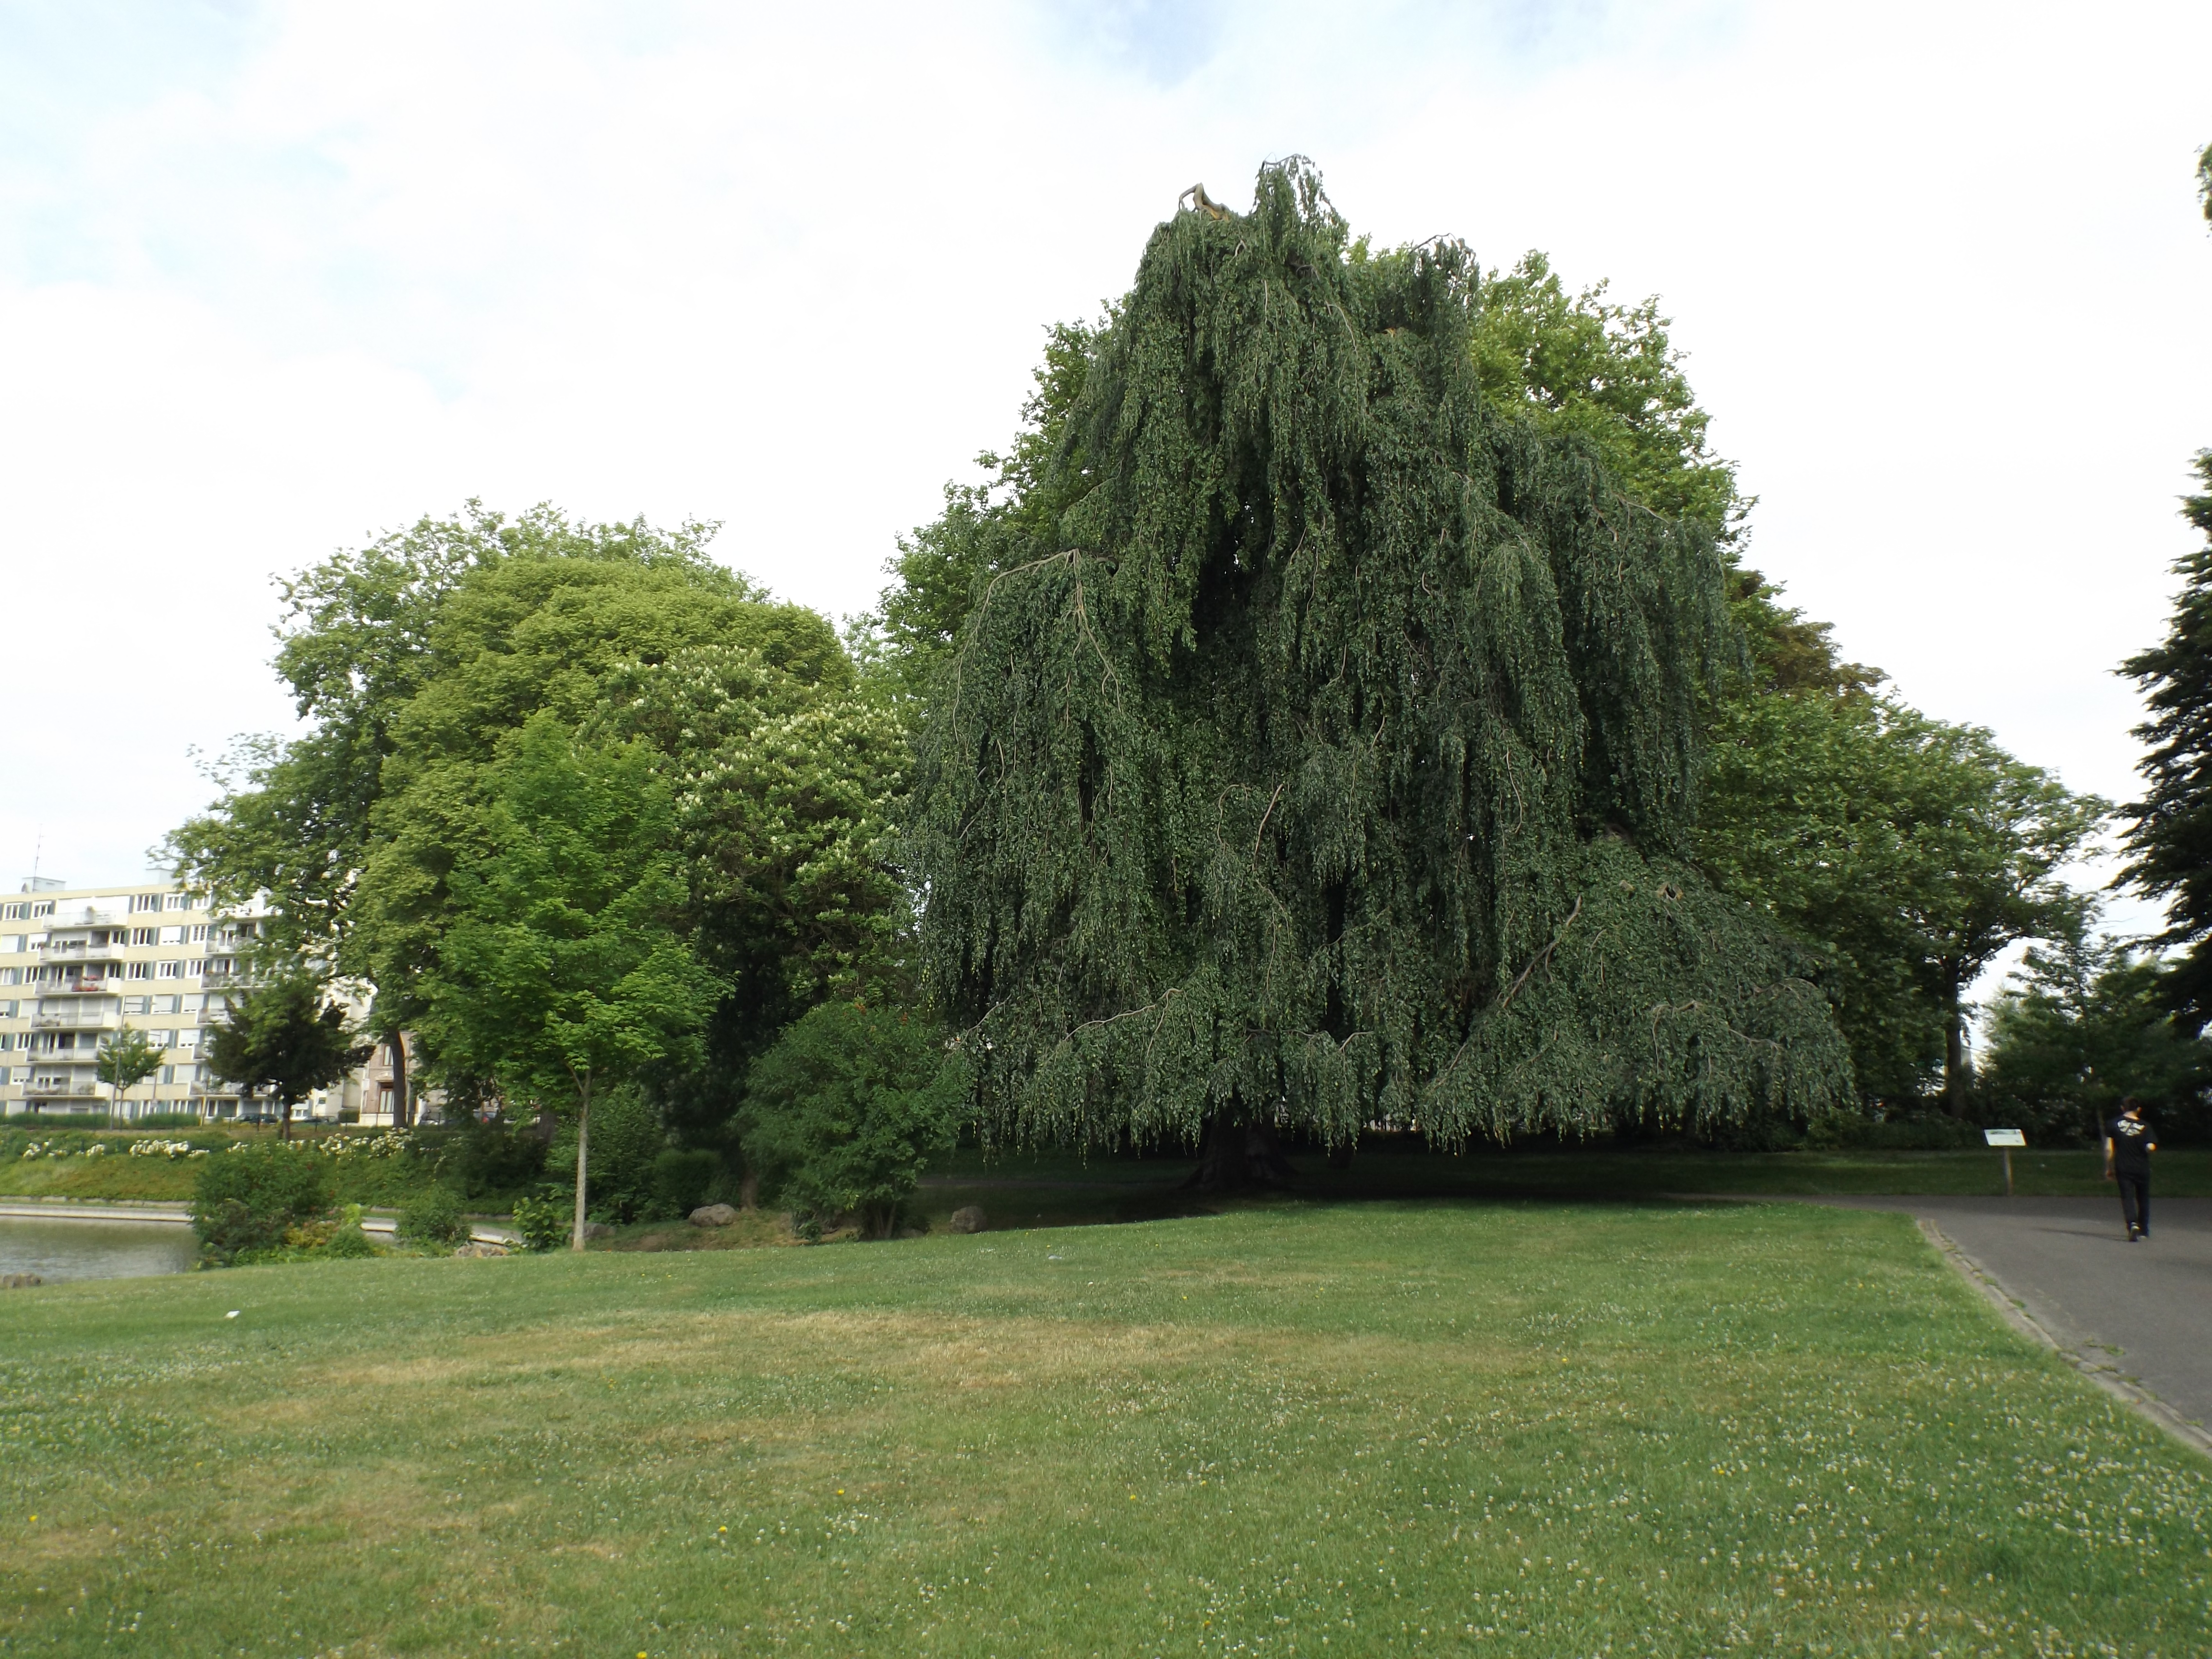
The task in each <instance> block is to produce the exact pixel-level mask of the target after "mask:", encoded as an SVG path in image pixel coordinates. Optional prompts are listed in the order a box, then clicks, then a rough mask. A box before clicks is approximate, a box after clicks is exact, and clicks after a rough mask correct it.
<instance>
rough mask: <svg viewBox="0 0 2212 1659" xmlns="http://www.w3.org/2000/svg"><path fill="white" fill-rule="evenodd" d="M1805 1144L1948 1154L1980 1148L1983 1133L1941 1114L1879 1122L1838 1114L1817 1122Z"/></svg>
mask: <svg viewBox="0 0 2212 1659" xmlns="http://www.w3.org/2000/svg"><path fill="white" fill-rule="evenodd" d="M1805 1144H1806V1145H1807V1146H1810V1147H1812V1148H1813V1149H1814V1150H1815V1151H1816V1152H1827V1151H1833V1150H1837V1149H1849V1150H1851V1151H1866V1152H1954V1151H1956V1150H1958V1149H1959V1148H1961V1147H1966V1146H1980V1145H1981V1144H1982V1132H1981V1131H1980V1130H1979V1129H1978V1128H1977V1127H1974V1125H1972V1124H1971V1123H1967V1122H1964V1121H1961V1120H1960V1119H1958V1118H1954V1117H1946V1116H1944V1115H1941V1114H1938V1113H1930V1114H1929V1115H1925V1116H1920V1117H1896V1118H1887V1119H1882V1120H1879V1121H1877V1120H1876V1119H1874V1118H1871V1117H1862V1116H1860V1115H1857V1114H1856V1113H1851V1112H1836V1113H1832V1114H1830V1115H1827V1116H1826V1117H1820V1118H1816V1119H1814V1121H1813V1123H1812V1125H1811V1127H1808V1129H1807V1131H1806V1133H1805Z"/></svg>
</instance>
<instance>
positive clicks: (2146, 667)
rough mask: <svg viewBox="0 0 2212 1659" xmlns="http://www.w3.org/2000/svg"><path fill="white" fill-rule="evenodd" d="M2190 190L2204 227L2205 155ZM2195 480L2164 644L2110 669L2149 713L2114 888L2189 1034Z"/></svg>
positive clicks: (2201, 806)
mask: <svg viewBox="0 0 2212 1659" xmlns="http://www.w3.org/2000/svg"><path fill="white" fill-rule="evenodd" d="M2197 193H2198V198H2199V200H2200V201H2201V203H2202V204H2203V210H2204V218H2205V222H2207V223H2208V224H2212V145H2208V146H2207V147H2206V149H2205V150H2204V153H2203V155H2200V156H2199V157H2198V158H2197ZM2196 471H2197V479H2198V481H2199V482H2200V483H2202V484H2203V486H2204V489H2203V493H2201V494H2197V495H2185V496H2184V497H2183V498H2182V503H2181V510H2182V513H2183V516H2184V517H2185V518H2186V519H2187V520H2188V521H2189V523H2190V525H2191V526H2192V527H2193V528H2194V529H2196V530H2197V532H2199V533H2200V534H2201V535H2202V536H2203V538H2204V542H2203V545H2202V546H2200V547H2197V548H2195V549H2193V550H2191V551H2190V552H2188V553H2185V554H2184V555H2183V556H2181V557H2180V558H2179V560H2177V561H2175V563H2174V567H2173V568H2174V574H2175V575H2177V576H2179V578H2180V580H2181V591H2180V592H2179V593H2178V594H2176V595H2175V597H2174V601H2173V617H2172V621H2171V622H2170V623H2168V624H2167V627H2166V637H2165V639H2163V640H2161V641H2160V642H2159V643H2158V644H2156V645H2154V646H2153V647H2151V648H2150V649H2148V651H2143V652H2140V653H2137V654H2136V655H2135V656H2132V657H2130V658H2129V659H2127V661H2126V662H2124V663H2123V664H2122V665H2120V671H2121V672H2122V673H2124V674H2126V675H2127V676H2129V677H2130V678H2132V679H2133V680H2134V681H2135V682H2136V684H2138V685H2140V686H2141V687H2142V690H2143V694H2144V701H2145V702H2148V704H2149V705H2150V719H2149V720H2146V721H2145V722H2144V723H2143V724H2142V725H2141V726H2137V727H2136V731H2135V735H2136V738H2139V739H2140V740H2141V741H2142V743H2143V744H2146V745H2147V746H2148V750H2149V752H2148V754H2146V755H2145V756H2144V757H2143V758H2142V762H2141V763H2139V766H2138V769H2139V770H2140V771H2141V772H2142V775H2143V780H2144V782H2145V784H2146V785H2147V786H2148V787H2146V788H2145V790H2144V792H2143V796H2142V799H2140V800H2138V801H2136V802H2134V803H2132V804H2131V805H2129V806H2128V808H2127V809H2126V816H2127V817H2128V819H2129V823H2128V829H2127V837H2126V839H2127V849H2128V862H2127V865H2126V866H2125V867H2124V869H2123V870H2122V871H2121V872H2120V879H2121V880H2122V881H2129V882H2133V883H2134V884H2136V886H2137V887H2138V888H2140V889H2141V890H2142V891H2143V892H2145V893H2148V894H2149V895H2150V896H2152V897H2154V898H2158V899H2162V900H2163V901H2165V903H2166V931H2165V932H2164V933H2162V934H2161V935H2160V939H2159V941H2158V942H2159V943H2160V945H2164V946H2167V947H2170V948H2178V949H2179V951H2181V953H2182V954H2181V955H2180V957H2179V959H2178V960H2177V961H2176V962H2175V963H2173V964H2172V972H2171V973H2170V974H2168V975H2166V977H2165V978H2164V979H2163V980H2162V981H2160V988H2161V991H2162V994H2164V995H2165V996H2166V999H2167V1000H2168V1005H2169V1006H2171V1007H2172V1010H2173V1011H2174V1012H2175V1013H2176V1014H2177V1015H2179V1017H2180V1018H2181V1020H2182V1021H2183V1023H2184V1024H2185V1025H2186V1027H2187V1028H2188V1030H2190V1031H2191V1032H2192V1033H2194V1032H2197V1031H2201V1030H2203V1029H2204V1027H2205V1025H2206V1024H2208V1023H2212V788H2208V787H2207V784H2206V781H2207V779H2208V778H2212V449H2201V450H2199V451H2197V460H2196Z"/></svg>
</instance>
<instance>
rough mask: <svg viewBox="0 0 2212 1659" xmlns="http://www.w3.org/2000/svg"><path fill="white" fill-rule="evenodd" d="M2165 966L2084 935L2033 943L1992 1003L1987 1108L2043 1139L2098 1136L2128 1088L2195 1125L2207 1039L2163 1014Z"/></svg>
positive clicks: (2207, 1060) (2211, 1079)
mask: <svg viewBox="0 0 2212 1659" xmlns="http://www.w3.org/2000/svg"><path fill="white" fill-rule="evenodd" d="M2170 972H2171V969H2168V968H2167V967H2166V966H2165V965H2164V964H2163V963H2160V962H2159V961H2158V959H2157V958H2156V957H2152V956H2148V955H2146V954H2144V953H2143V952H2142V951H2141V950H2140V949H2139V948H2137V947H2136V946H2134V945H2130V944H2127V943H2124V942H2121V941H2116V940H2113V939H2090V938H2087V937H2086V936H2084V937H2082V938H2081V939H2075V940H2071V941H2063V942H2061V943H2058V944H2056V945H2047V946H2043V947H2040V948H2038V949H2035V950H2031V951H2029V952H2028V953H2027V961H2026V963H2023V965H2022V966H2021V969H2019V970H2018V971H2017V972H2015V973H2014V974H2013V975H2011V976H2010V977H2009V978H2008V980H2007V981H2006V983H2005V986H2004V988H2003V989H2002V990H2001V991H2000V992H1999V993H1998V994H1997V997H1996V1002H1995V1004H1994V1005H1993V1006H1992V1007H1991V1009H1990V1022H1989V1024H1990V1035H1989V1048H1988V1054H1987V1056H1986V1059H1985V1063H1984V1066H1983V1067H1982V1078H1981V1083H1982V1087H1983V1089H1984V1091H1985V1093H1986V1095H1987V1097H1988V1100H1989V1103H1990V1109H1992V1110H1993V1111H1996V1112H1997V1113H2000V1114H2002V1118H2003V1119H2004V1120H2008V1121H2013V1122H2015V1123H2016V1124H2017V1125H2018V1127H2021V1128H2024V1129H2027V1130H2028V1131H2029V1132H2030V1133H2033V1134H2036V1135H2038V1136H2039V1138H2043V1139H2071V1140H2083V1139H2094V1138H2095V1136H2096V1135H2097V1133H2098V1130H2099V1126H2100V1124H2101V1123H2102V1122H2103V1121H2104V1120H2105V1119H2106V1118H2108V1117H2110V1116H2111V1115H2112V1113H2113V1112H2114V1111H2115V1110H2116V1109H2118V1105H2119V1102H2120V1100H2121V1097H2123V1096H2126V1095H2133V1096H2135V1097H2137V1098H2138V1099H2140V1100H2142V1102H2143V1103H2145V1104H2146V1105H2148V1106H2149V1107H2151V1108H2152V1109H2154V1111H2156V1112H2157V1113H2158V1114H2159V1116H2160V1127H2161V1130H2164V1129H2166V1128H2167V1127H2169V1126H2171V1125H2172V1120H2173V1118H2174V1117H2176V1116H2179V1118H2180V1119H2181V1124H2180V1126H2179V1127H2182V1128H2183V1129H2184V1131H2185V1132H2186V1131H2188V1130H2191V1129H2195V1130H2197V1131H2199V1132H2201V1130H2202V1128H2203V1123H2204V1117H2205V1114H2204V1109H2203V1097H2204V1091H2205V1088H2206V1086H2207V1085H2208V1084H2212V1042H2206V1041H2205V1040H2204V1039H2203V1037H2198V1036H2190V1035H2189V1034H2188V1033H2187V1032H2186V1031H2185V1030H2182V1029H2181V1027H2180V1026H2179V1024H2178V1023H2177V1022H2176V1021H2175V1020H2174V1018H2173V1017H2172V1014H2170V1013H2169V1012H2167V1009H2166V1001H2167V998H2166V993H2165V987H2164V985H2163V984H2162V982H2161V981H2163V980H2164V979H2165V978H2166V975H2168V974H2169V973H2170Z"/></svg>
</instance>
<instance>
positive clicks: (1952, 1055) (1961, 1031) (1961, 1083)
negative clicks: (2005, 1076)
mask: <svg viewBox="0 0 2212 1659" xmlns="http://www.w3.org/2000/svg"><path fill="white" fill-rule="evenodd" d="M1963 989H1964V987H1963V986H1961V984H1960V973H1959V970H1958V969H1956V968H1953V969H1948V971H1947V972H1946V974H1945V975H1944V980H1943V992H1944V998H1945V1009H1944V1016H1945V1017H1944V1021H1943V1109H1944V1110H1945V1111H1947V1112H1948V1113H1949V1114H1950V1115H1952V1116H1953V1117H1964V1116H1966V1091H1967V1089H1968V1087H1969V1085H1971V1084H1972V1081H1973V1079H1972V1075H1971V1073H1969V1072H1968V1070H1967V1066H1966V1005H1965V1003H1964V1002H1963V1001H1962V1000H1960V993H1961V991H1962V990H1963Z"/></svg>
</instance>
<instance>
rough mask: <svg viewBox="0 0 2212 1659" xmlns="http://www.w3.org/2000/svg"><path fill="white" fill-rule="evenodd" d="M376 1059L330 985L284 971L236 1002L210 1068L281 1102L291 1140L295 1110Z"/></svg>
mask: <svg viewBox="0 0 2212 1659" xmlns="http://www.w3.org/2000/svg"><path fill="white" fill-rule="evenodd" d="M269 960H272V961H273V959H269ZM367 1057H368V1046H367V1045H366V1044H365V1043H363V1042H361V1041H360V1035H359V1033H358V1032H356V1030H354V1028H353V1022H352V1020H351V1019H350V1018H349V1017H348V1015H347V1013H346V1011H345V1008H344V1007H343V1005H341V1004H339V1003H338V1002H336V1001H334V1000H331V998H330V996H329V994H328V989H327V987H326V986H325V984H324V982H323V981H322V980H321V979H320V978H319V976H318V975H314V974H313V973H311V972H308V971H307V970H305V969H301V968H299V967H297V966H295V965H291V964H278V965H276V967H274V969H272V970H271V971H270V972H269V973H268V975H267V976H266V977H265V978H264V979H262V980H261V981H260V982H259V983H258V984H256V985H253V986H251V987H248V988H247V989H246V990H245V991H243V992H240V993H237V994H234V995H233V996H232V997H231V999H230V1007H229V1010H228V1013H227V1014H226V1015H225V1017H224V1018H223V1020H222V1023H221V1024H218V1025H216V1027H215V1028H214V1031H213V1036H212V1038H211V1040H210V1043H209V1046H208V1050H207V1055H206V1065H207V1067H208V1069H209V1070H210V1071H211V1072H213V1073H215V1074H216V1076H217V1077H219V1078H227V1079H229V1080H230V1081H231V1082H233V1083H235V1084H237V1085H239V1086H240V1087H241V1088H245V1089H265V1090H267V1091H269V1092H270V1094H273V1095H275V1096H276V1104H277V1108H278V1110H279V1112H280V1114H281V1115H282V1117H283V1126H284V1133H287V1134H289V1133H290V1132H291V1124H292V1108H293V1107H294V1106H295V1105H297V1104H298V1103H300V1102H301V1101H303V1100H305V1099H306V1098H307V1097H308V1096H309V1095H311V1094H313V1093H314V1091H316V1090H318V1089H327V1088H329V1087H330V1086H331V1085H332V1084H334V1083H336V1082H337V1081H338V1080H339V1079H341V1078H343V1077H344V1076H345V1074H346V1073H348V1072H349V1071H350V1070H352V1068H353V1067H355V1066H358V1065H359V1064H360V1063H361V1062H362V1060H364V1059H366V1058H367Z"/></svg>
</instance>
